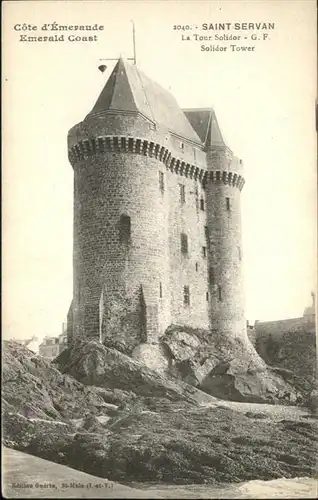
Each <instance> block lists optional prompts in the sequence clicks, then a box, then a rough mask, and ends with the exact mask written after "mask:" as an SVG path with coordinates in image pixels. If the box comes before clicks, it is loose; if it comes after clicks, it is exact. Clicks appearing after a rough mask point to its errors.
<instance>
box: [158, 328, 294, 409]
mask: <svg viewBox="0 0 318 500" xmlns="http://www.w3.org/2000/svg"><path fill="white" fill-rule="evenodd" d="M161 342H162V344H163V345H165V346H166V347H167V349H168V352H169V353H170V357H171V360H172V363H171V369H170V371H171V374H173V375H174V376H175V377H179V378H181V379H182V380H184V381H185V382H187V383H189V384H192V385H194V386H196V387H198V388H200V389H202V390H203V391H205V392H207V393H208V394H211V395H213V396H216V397H219V398H222V399H230V400H235V401H250V402H280V401H282V400H283V401H284V402H285V403H287V404H294V403H295V402H296V400H297V390H296V389H295V387H294V385H293V384H292V383H290V380H286V377H285V378H283V377H282V376H281V375H280V373H276V372H275V371H274V370H273V369H271V368H269V367H268V366H267V365H266V363H265V362H264V360H263V359H262V358H261V357H260V356H259V355H258V354H257V352H256V350H255V348H254V347H253V345H252V344H251V342H250V341H249V339H248V337H247V336H246V338H242V339H240V338H238V337H233V338H228V337H226V338H224V339H223V340H222V341H221V340H220V338H219V336H217V335H215V336H214V337H212V334H211V333H210V332H209V331H207V330H200V329H193V328H185V327H178V326H172V327H170V328H169V329H168V330H167V331H166V333H165V335H164V336H163V337H162V338H161Z"/></svg>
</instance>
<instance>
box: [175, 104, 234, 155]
mask: <svg viewBox="0 0 318 500" xmlns="http://www.w3.org/2000/svg"><path fill="white" fill-rule="evenodd" d="M183 111H184V113H185V115H186V117H187V118H188V120H189V122H190V123H191V125H192V127H193V128H194V130H195V131H196V132H197V134H198V135H199V137H200V139H201V141H202V142H203V143H204V145H205V146H223V147H226V144H225V141H224V139H223V136H222V132H221V129H220V126H219V124H218V121H217V118H216V115H215V112H214V110H213V109H211V108H204V109H184V110H183Z"/></svg>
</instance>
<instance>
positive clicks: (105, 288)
mask: <svg viewBox="0 0 318 500" xmlns="http://www.w3.org/2000/svg"><path fill="white" fill-rule="evenodd" d="M68 151H69V159H70V162H71V164H72V166H73V169H74V254H73V274H74V292H73V301H72V305H71V308H70V312H69V315H68V318H69V323H68V337H69V341H70V342H72V340H74V339H75V338H83V337H88V338H95V339H98V340H100V341H102V342H107V343H108V345H109V344H111V345H114V346H117V347H118V346H119V344H120V347H121V349H122V350H124V351H125V352H127V353H128V354H130V353H132V352H133V350H134V349H135V348H136V347H137V346H139V345H142V344H156V343H158V340H159V337H160V336H161V335H162V334H163V333H164V332H165V330H166V328H167V327H168V326H169V325H171V324H180V325H187V326H192V327H199V328H207V329H210V330H211V333H212V335H213V334H215V335H216V334H217V333H218V332H219V333H220V334H221V335H222V334H226V335H239V336H242V335H245V319H244V310H243V302H242V300H243V291H242V279H241V229H240V190H241V189H242V187H243V184H244V180H243V177H242V173H241V169H242V165H241V162H240V161H239V160H238V159H236V158H235V157H234V156H233V153H232V152H231V151H230V149H229V148H228V147H227V146H226V145H225V144H224V141H223V138H222V135H221V132H220V130H219V126H218V123H217V120H216V117H215V114H214V112H213V110H211V109H204V110H184V111H182V110H181V109H180V108H179V106H178V104H177V102H176V101H175V99H174V97H173V96H172V95H171V94H170V93H169V92H167V91H166V90H164V89H162V88H161V87H160V86H159V85H158V84H157V83H155V82H153V81H152V80H150V79H149V78H148V77H147V76H145V75H144V74H143V73H142V72H141V71H140V70H139V69H138V68H137V67H136V66H135V65H130V64H128V63H127V62H125V61H123V60H122V59H120V60H119V61H118V63H117V64H116V66H115V68H114V70H113V72H112V74H111V76H110V77H109V79H108V81H107V82H106V85H105V87H104V89H103V90H102V92H101V94H100V96H99V98H98V99H97V102H96V104H95V105H94V107H93V109H92V111H91V112H90V113H89V114H88V115H87V116H86V118H85V119H84V120H83V121H82V122H81V123H79V124H77V125H75V126H74V127H73V128H72V129H71V130H70V131H69V135H68Z"/></svg>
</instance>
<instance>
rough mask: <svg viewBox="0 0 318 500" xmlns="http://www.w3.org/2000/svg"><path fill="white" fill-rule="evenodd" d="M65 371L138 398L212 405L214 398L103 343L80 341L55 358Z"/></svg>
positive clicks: (93, 383) (90, 383)
mask: <svg viewBox="0 0 318 500" xmlns="http://www.w3.org/2000/svg"><path fill="white" fill-rule="evenodd" d="M55 364H56V366H58V368H59V369H60V370H61V372H63V373H68V374H69V375H72V376H73V377H74V378H76V380H78V381H79V382H81V383H82V384H85V385H94V386H98V387H103V388H106V389H115V388H116V389H121V390H125V391H127V390H128V391H129V390H130V391H133V392H134V393H135V394H136V395H137V396H139V397H160V398H167V399H170V400H172V401H182V400H185V401H189V402H190V403H192V404H196V405H197V404H213V403H214V402H215V398H213V397H211V396H209V395H207V394H206V393H204V392H202V391H200V390H198V389H196V388H194V387H192V386H191V385H189V384H186V383H185V382H182V381H178V380H175V379H173V378H168V377H166V376H165V375H163V374H162V373H158V372H156V371H154V370H151V369H149V368H148V367H146V366H145V365H144V364H142V363H140V362H138V361H136V360H133V359H131V358H130V357H129V356H126V355H125V354H123V353H121V352H119V351H116V350H115V349H110V348H109V347H106V346H105V345H103V344H100V343H97V342H94V341H88V342H77V343H76V344H75V345H74V346H73V347H71V348H69V349H68V350H66V351H64V352H63V353H62V354H61V355H60V357H58V358H57V359H56V360H55Z"/></svg>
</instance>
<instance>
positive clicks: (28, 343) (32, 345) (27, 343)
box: [11, 335, 40, 354]
mask: <svg viewBox="0 0 318 500" xmlns="http://www.w3.org/2000/svg"><path fill="white" fill-rule="evenodd" d="M11 340H13V342H17V343H18V344H20V345H23V346H24V347H27V348H28V349H29V350H30V351H33V352H34V353H36V354H37V353H38V352H39V343H40V342H39V339H38V338H37V337H35V336H34V335H33V337H31V338H29V339H15V338H14V339H11Z"/></svg>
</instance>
